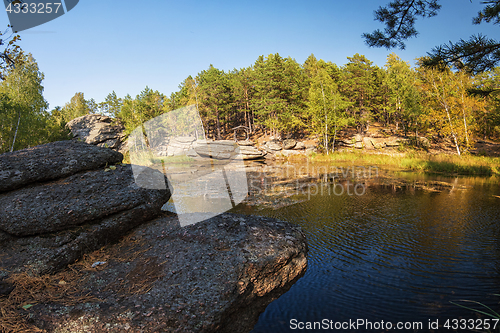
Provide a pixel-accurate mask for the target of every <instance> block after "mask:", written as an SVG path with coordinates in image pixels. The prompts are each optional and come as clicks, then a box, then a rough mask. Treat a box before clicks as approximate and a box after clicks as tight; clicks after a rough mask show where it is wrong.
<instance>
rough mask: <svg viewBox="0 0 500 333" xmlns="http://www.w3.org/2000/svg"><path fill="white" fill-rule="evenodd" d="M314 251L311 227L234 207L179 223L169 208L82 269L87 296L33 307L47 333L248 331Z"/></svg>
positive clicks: (78, 290) (79, 291) (80, 288)
mask: <svg viewBox="0 0 500 333" xmlns="http://www.w3.org/2000/svg"><path fill="white" fill-rule="evenodd" d="M306 253H307V245H306V241H305V237H304V234H303V233H302V231H301V230H300V229H299V228H297V227H293V226H292V225H290V224H289V223H285V222H281V221H278V220H275V219H270V218H264V217H253V216H242V215H235V214H228V213H225V214H222V215H219V216H216V217H213V218H211V219H209V220H206V221H204V222H201V223H198V224H195V225H190V226H188V227H185V228H180V227H179V225H178V221H177V220H176V217H175V216H172V215H170V216H165V217H162V218H159V219H157V220H155V221H152V222H149V223H147V224H144V225H142V226H140V227H138V228H137V229H136V230H135V231H134V232H133V233H132V234H131V235H129V236H128V237H127V238H125V239H124V240H123V241H122V242H121V243H119V244H117V245H114V246H112V247H108V248H106V249H105V250H101V251H99V252H96V253H95V254H93V255H91V256H90V257H91V258H90V259H91V260H90V261H89V260H87V262H85V261H84V262H82V263H80V265H78V266H75V267H74V268H73V270H76V269H78V267H80V269H81V275H80V276H79V277H78V278H79V279H81V281H82V282H81V283H78V284H77V285H76V286H75V289H72V291H73V292H74V293H75V294H73V297H75V296H77V295H82V296H83V295H84V296H85V298H84V299H85V301H82V302H76V303H75V302H73V304H71V305H64V304H63V303H64V302H62V301H60V302H46V303H39V304H36V305H34V306H33V307H30V308H29V309H28V310H27V311H28V312H29V316H30V318H31V321H32V322H33V323H34V324H35V325H36V326H37V327H39V328H41V329H45V330H46V331H47V332H58V333H66V332H67V333H70V332H93V333H100V332H102V333H104V332H231V333H232V332H249V331H250V330H251V329H252V328H253V326H254V325H255V323H256V322H257V319H258V316H259V314H260V313H261V312H262V311H263V310H264V309H265V307H266V306H267V305H268V304H269V303H270V302H271V301H272V300H274V299H276V298H277V297H279V296H280V295H281V294H282V293H284V292H285V291H287V290H288V289H289V288H290V286H291V285H292V284H293V283H294V282H295V281H296V280H297V279H298V278H300V277H301V276H302V275H303V274H304V272H305V270H306V267H307V260H306ZM93 262H94V264H93ZM95 263H98V264H99V265H96V266H95V267H91V265H95ZM63 277H64V275H61V277H56V278H55V279H56V281H59V279H62V278H63ZM68 283H69V281H68ZM56 284H57V283H56ZM14 292H15V291H14ZM73 299H74V298H73ZM22 311H24V310H22Z"/></svg>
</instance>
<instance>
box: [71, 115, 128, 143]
mask: <svg viewBox="0 0 500 333" xmlns="http://www.w3.org/2000/svg"><path fill="white" fill-rule="evenodd" d="M66 126H67V127H68V128H69V130H70V131H71V133H72V134H73V137H74V138H75V139H78V140H81V141H83V142H86V143H89V144H92V145H97V146H99V147H105V148H111V149H114V150H116V151H119V152H122V153H123V152H125V151H126V149H127V145H126V144H125V142H124V138H125V133H124V130H125V127H124V126H123V125H122V124H121V123H120V122H119V121H118V120H116V119H113V118H111V117H108V116H104V115H100V114H89V115H85V116H81V117H78V118H75V119H73V120H71V121H69V122H68V123H67V124H66Z"/></svg>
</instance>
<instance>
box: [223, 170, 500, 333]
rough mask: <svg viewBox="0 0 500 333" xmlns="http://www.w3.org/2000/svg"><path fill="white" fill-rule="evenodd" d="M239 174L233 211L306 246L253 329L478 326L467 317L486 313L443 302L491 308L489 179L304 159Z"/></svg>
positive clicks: (493, 194)
mask: <svg viewBox="0 0 500 333" xmlns="http://www.w3.org/2000/svg"><path fill="white" fill-rule="evenodd" d="M247 175H248V177H249V191H250V195H249V197H248V199H247V200H245V202H244V203H243V204H240V205H238V206H237V207H236V208H235V209H233V210H232V211H233V212H238V213H243V214H257V215H263V216H269V217H275V218H278V219H281V220H285V221H288V222H290V223H292V224H295V225H299V226H301V227H302V228H303V230H304V231H305V233H306V236H307V240H308V244H309V254H308V264H309V266H308V270H307V272H306V274H305V275H304V276H303V277H302V278H301V279H300V280H299V281H298V282H297V283H296V284H295V285H293V286H292V288H291V289H290V290H289V291H288V292H287V293H285V294H284V295H282V296H281V297H280V298H279V299H277V300H275V301H274V302H272V303H271V304H270V305H269V306H268V307H267V309H266V311H265V312H264V313H262V314H261V316H260V318H259V322H258V323H257V325H256V326H255V328H254V330H253V332H254V333H264V332H273V333H274V332H289V331H293V332H296V331H300V329H299V328H301V327H304V328H306V327H307V325H308V322H309V324H310V325H313V322H321V323H322V324H323V325H326V322H327V323H328V325H331V326H329V328H332V329H333V328H335V327H336V328H338V329H337V330H335V331H339V332H340V331H358V332H380V331H384V328H391V327H389V326H387V325H388V323H390V324H391V325H392V329H393V330H396V331H398V330H397V329H396V327H395V325H396V324H397V323H398V322H401V323H402V324H403V325H407V326H406V328H407V329H406V330H401V331H409V332H410V331H416V330H415V328H416V329H418V331H419V332H426V331H429V332H430V331H436V332H437V331H449V332H452V331H454V329H453V328H457V331H464V328H467V327H469V328H475V329H478V331H484V328H485V327H484V326H485V325H484V324H485V322H484V321H481V320H476V319H478V318H487V317H485V316H479V314H478V313H477V312H474V311H471V310H468V309H464V308H462V307H459V306H458V305H456V304H453V303H452V302H454V303H459V304H462V305H466V306H472V307H475V308H478V309H481V310H484V308H481V307H480V306H479V305H477V304H474V303H470V302H464V301H462V300H467V301H477V302H481V303H483V304H485V305H487V306H489V307H491V308H493V309H494V310H496V311H498V310H500V307H499V302H500V296H497V295H495V294H500V184H499V179H498V178H481V177H464V176H454V177H444V176H436V175H432V176H429V175H419V174H415V173H406V172H396V171H384V170H382V169H378V168H369V167H368V166H352V165H343V166H333V165H327V164H310V163H308V164H293V163H285V164H282V165H278V164H275V165H271V166H269V165H265V164H261V165H258V164H252V166H251V167H249V168H248V171H247ZM325 320H326V322H325ZM358 320H363V322H362V321H358ZM353 321H354V322H356V323H357V324H359V325H361V326H357V327H356V328H357V330H355V329H353V326H352V323H353ZM349 323H350V325H351V326H347V324H349ZM419 323H420V325H421V326H418V325H419ZM490 324H491V325H494V324H495V322H490ZM301 325H302V326H301ZM335 325H337V326H335ZM342 325H343V326H342ZM366 325H368V326H366ZM370 325H371V326H370ZM384 325H385V326H384ZM412 325H413V326H412ZM415 325H417V326H415ZM436 325H440V328H439V329H438V330H435V329H434V328H435V327H436ZM443 325H444V327H443ZM464 325H466V326H464ZM467 325H468V326H467ZM325 327H326V326H325ZM342 327H343V329H342ZM403 327H404V326H403ZM410 327H411V328H410ZM292 328H296V329H292ZM316 328H317V329H316V331H320V330H319V329H318V327H316ZM499 329H500V323H498V325H497V329H496V330H495V331H499ZM308 331H309V332H311V331H315V330H308ZM332 331H333V330H332Z"/></svg>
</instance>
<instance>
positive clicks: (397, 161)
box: [288, 152, 500, 176]
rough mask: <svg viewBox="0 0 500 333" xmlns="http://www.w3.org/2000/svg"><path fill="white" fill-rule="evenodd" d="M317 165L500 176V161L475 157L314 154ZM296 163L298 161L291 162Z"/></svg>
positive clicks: (494, 158)
mask: <svg viewBox="0 0 500 333" xmlns="http://www.w3.org/2000/svg"><path fill="white" fill-rule="evenodd" d="M308 159H309V160H310V161H313V162H347V163H352V164H365V165H366V164H370V165H376V166H384V167H392V168H396V169H400V170H407V171H413V172H418V173H438V174H446V175H471V176H500V157H486V156H473V155H462V156H458V155H449V154H428V153H422V152H406V153H387V154H369V153H361V152H336V153H333V154H329V155H326V154H313V155H311V156H310V157H308ZM288 160H289V161H293V160H294V158H289V159H288Z"/></svg>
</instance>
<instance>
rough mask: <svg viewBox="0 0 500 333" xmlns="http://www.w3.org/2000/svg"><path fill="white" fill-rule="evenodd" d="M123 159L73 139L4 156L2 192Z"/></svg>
mask: <svg viewBox="0 0 500 333" xmlns="http://www.w3.org/2000/svg"><path fill="white" fill-rule="evenodd" d="M122 159H123V155H122V154H120V153H118V152H116V151H113V150H110V149H102V148H99V147H96V146H93V145H88V144H85V143H83V142H78V141H70V140H66V141H57V142H51V143H47V144H44V145H40V146H36V147H32V148H27V149H22V150H17V151H14V152H11V153H5V154H1V155H0V193H1V192H4V191H10V190H13V189H16V188H19V187H21V186H24V185H26V184H30V183H35V182H43V181H47V180H53V179H58V178H63V177H66V176H69V175H72V174H75V173H77V172H80V171H86V170H93V169H97V168H100V167H102V166H104V165H106V164H116V163H120V162H121V161H122Z"/></svg>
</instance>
